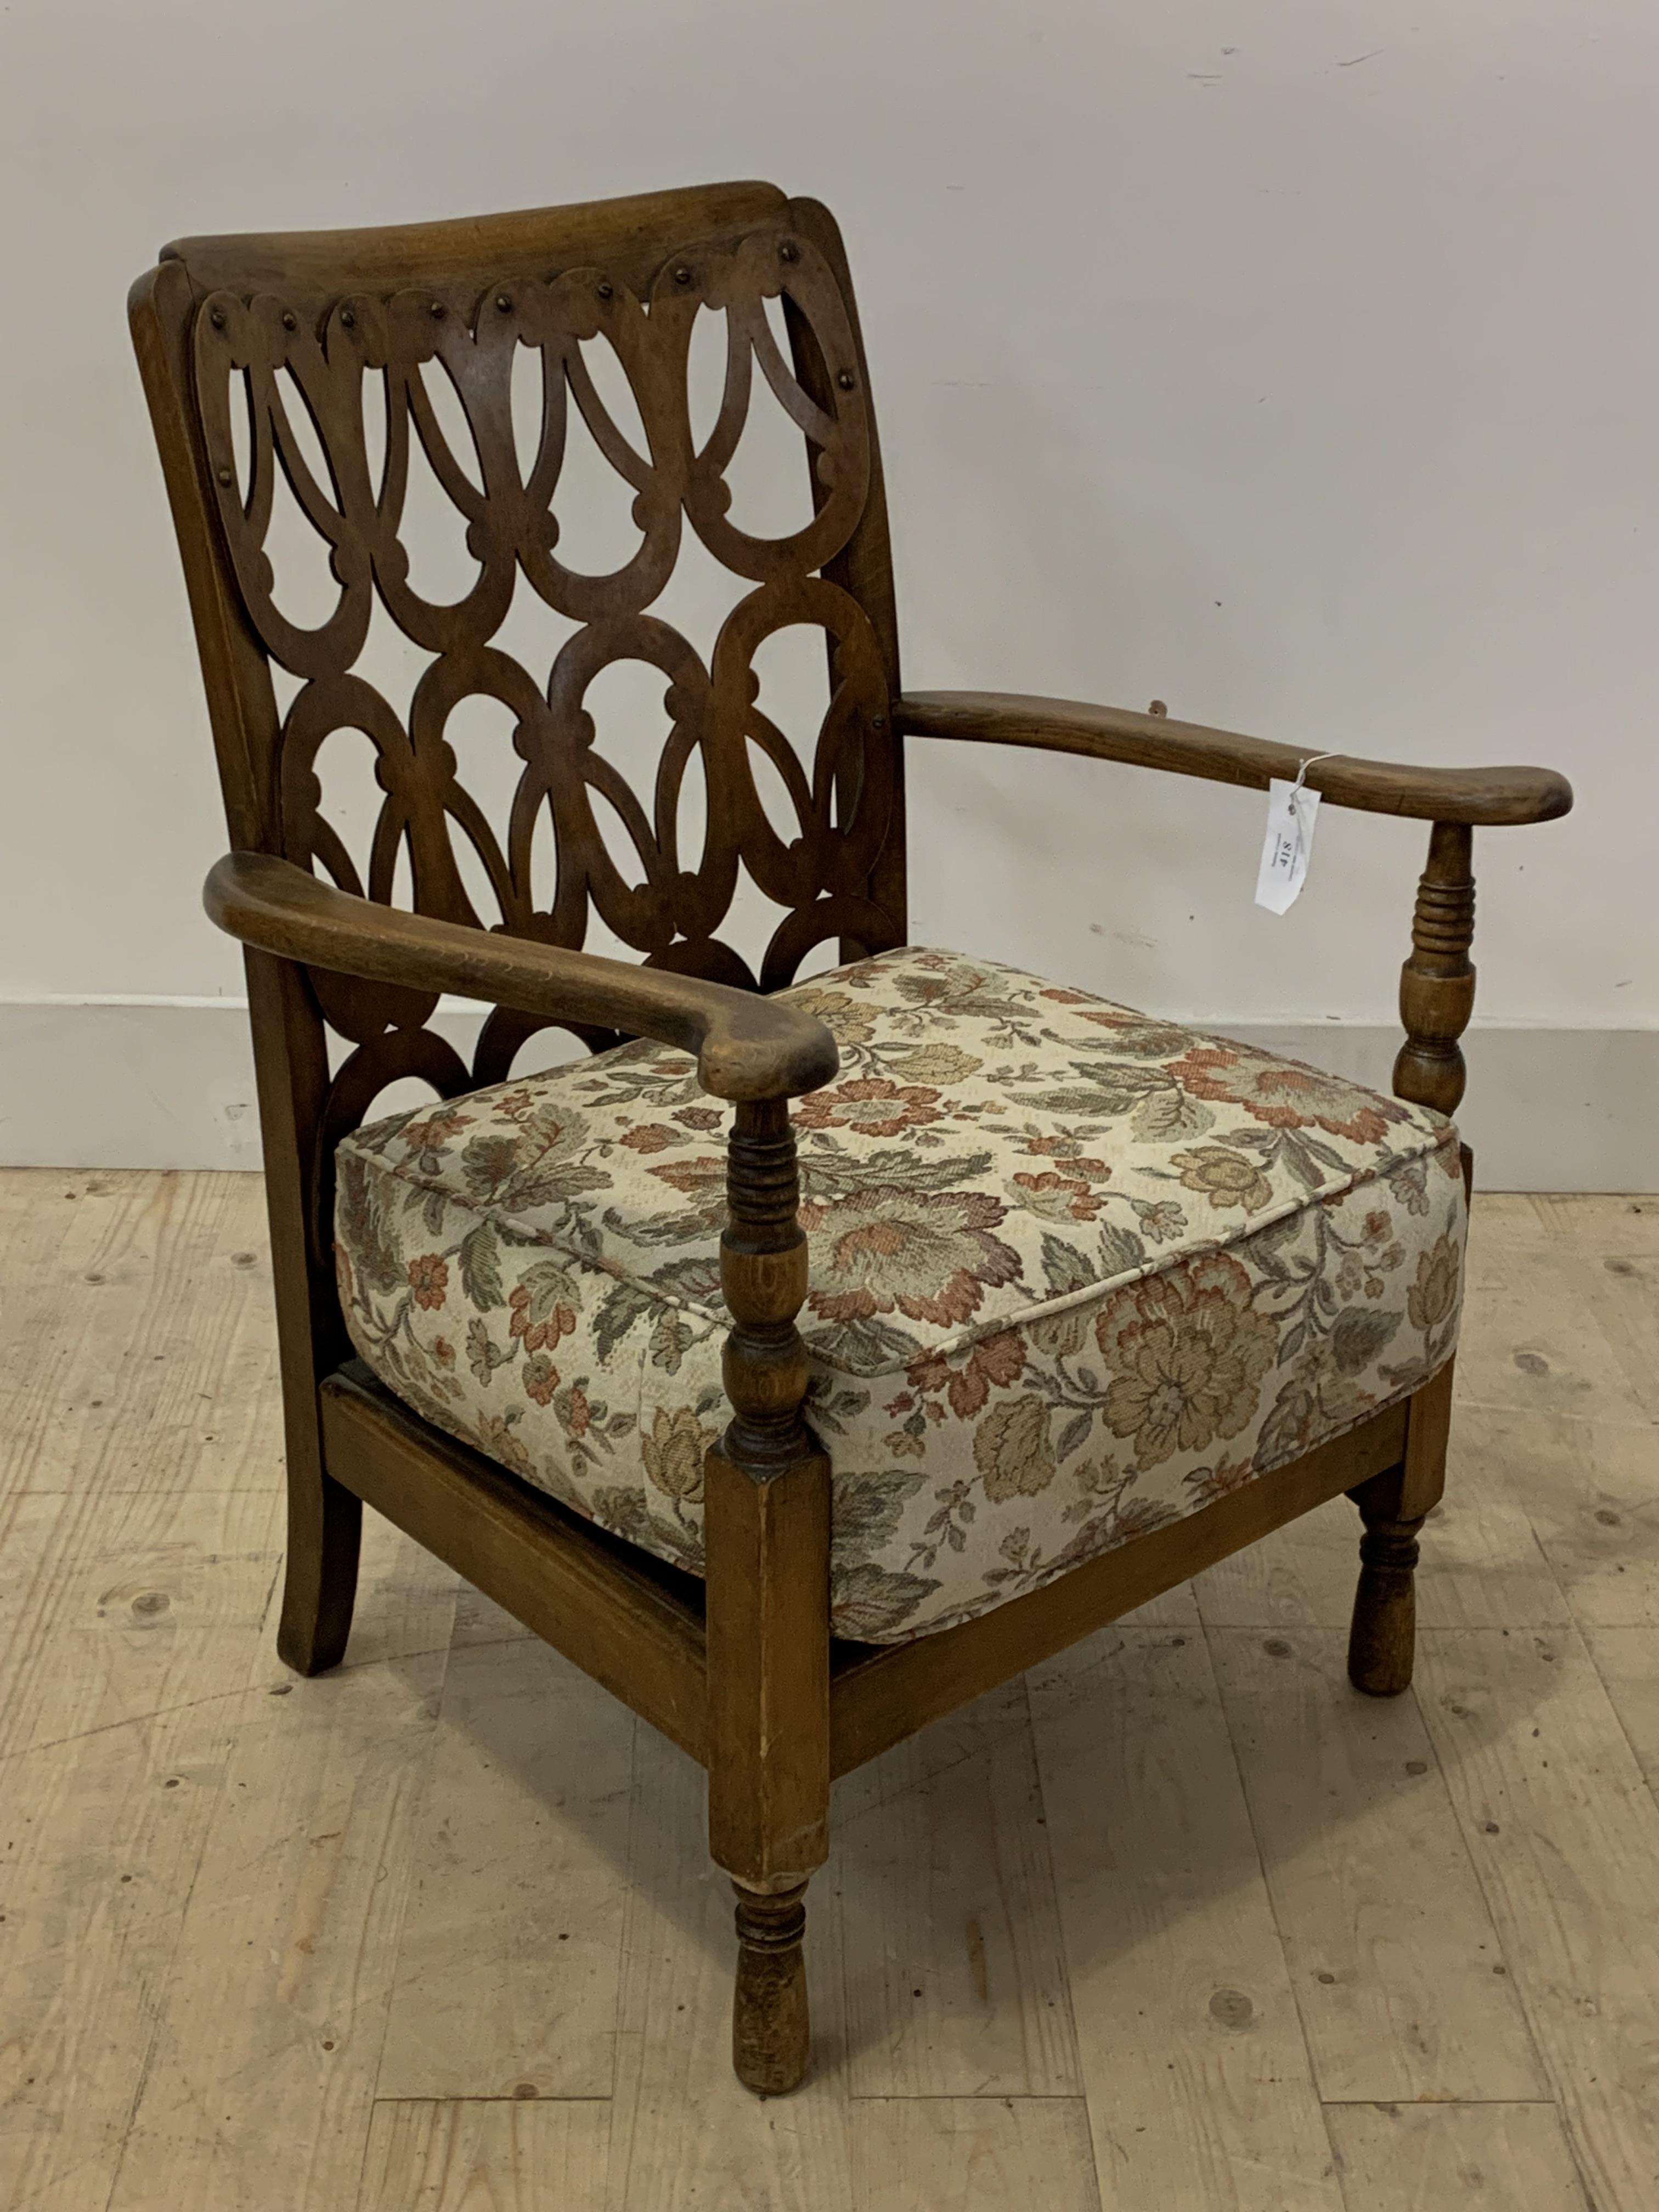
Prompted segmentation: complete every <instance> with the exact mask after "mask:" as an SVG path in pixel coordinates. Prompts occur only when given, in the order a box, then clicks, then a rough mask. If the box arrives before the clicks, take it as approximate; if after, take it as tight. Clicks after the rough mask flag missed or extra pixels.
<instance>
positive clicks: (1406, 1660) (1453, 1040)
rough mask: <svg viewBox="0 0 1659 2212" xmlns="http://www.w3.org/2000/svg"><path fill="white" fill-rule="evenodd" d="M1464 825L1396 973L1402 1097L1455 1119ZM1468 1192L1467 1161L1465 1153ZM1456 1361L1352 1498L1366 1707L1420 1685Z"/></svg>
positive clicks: (1456, 828)
mask: <svg viewBox="0 0 1659 2212" xmlns="http://www.w3.org/2000/svg"><path fill="white" fill-rule="evenodd" d="M1472 843H1473V833H1472V831H1471V830H1470V829H1469V826H1468V823H1463V822H1437V823H1435V825H1434V828H1433V829H1432V830H1431V832H1430V836H1429V858H1428V865H1427V866H1426V867H1425V869H1424V871H1423V874H1422V878H1421V880H1420V881H1419V884H1418V886H1417V905H1416V908H1415V910H1414V911H1413V915H1412V950H1411V957H1410V958H1409V959H1408V960H1407V962H1406V964H1405V966H1404V967H1403V968H1402V969H1401V971H1400V1018H1401V1022H1402V1023H1403V1024H1404V1026H1405V1030H1406V1042H1405V1043H1404V1044H1403V1045H1401V1048H1400V1054H1399V1057H1398V1058H1397V1059H1396V1060H1395V1064H1394V1088H1395V1096H1396V1097H1401V1098H1406V1099H1409V1100H1410V1101H1411V1102H1412V1103H1413V1105H1418V1106H1432V1107H1434V1108H1435V1109H1437V1111H1439V1112H1440V1113H1442V1114H1455V1112H1456V1110H1457V1108H1458V1105H1459V1103H1461V1101H1462V1097H1463V1086H1464V1084H1465V1081H1466V1079H1467V1077H1466V1071H1465V1068H1464V1066H1463V1053H1462V1046H1461V1045H1460V1044H1459V1042H1458V1039H1459V1038H1460V1037H1461V1036H1462V1034H1463V1032H1464V1030H1466V1029H1467V1028H1468V1025H1469V1016H1470V1015H1471V1013H1473V1012H1474V962H1473V961H1472V960H1471V959H1470V958H1469V946H1470V945H1471V944H1472V942H1473V941H1474V871H1473V869H1472V867H1471V866H1470V854H1471V847H1472ZM1462 1158H1463V1176H1464V1184H1465V1188H1467V1187H1468V1180H1469V1174H1470V1168H1471V1161H1470V1156H1469V1150H1468V1146H1467V1145H1466V1146H1464V1147H1463V1148H1462ZM1451 1382H1452V1370H1451V1363H1450V1361H1449V1360H1448V1361H1447V1363H1446V1364H1445V1365H1444V1366H1443V1367H1442V1368H1441V1370H1440V1371H1439V1372H1438V1373H1437V1375H1435V1376H1432V1377H1431V1379H1430V1381H1428V1382H1427V1383H1425V1384H1424V1385H1423V1387H1422V1389H1420V1390H1419V1391H1417V1392H1416V1393H1415V1394H1414V1395H1413V1399H1412V1401H1411V1405H1410V1407H1409V1409H1408V1411H1407V1417H1406V1456H1405V1458H1404V1460H1403V1461H1402V1462H1401V1464H1400V1466H1398V1467H1396V1468H1389V1469H1387V1470H1386V1471H1385V1472H1384V1473H1383V1474H1378V1475H1374V1476H1373V1477H1372V1478H1371V1480H1370V1481H1369V1482H1365V1483H1362V1484H1361V1485H1360V1486H1359V1487H1358V1489H1357V1490H1351V1491H1350V1492H1349V1493H1348V1495H1349V1496H1350V1497H1351V1498H1352V1500H1353V1502H1354V1504H1356V1505H1357V1506H1358V1508H1359V1517H1360V1520H1361V1522H1363V1523H1364V1534H1363V1535H1362V1536H1361V1538H1360V1540H1359V1586H1358V1589H1356V1590H1355V1592H1354V1600H1353V1620H1352V1627H1351V1629H1350V1631H1349V1635H1348V1680H1350V1681H1351V1682H1352V1684H1353V1686H1354V1687H1355V1688H1356V1689H1357V1690H1363V1691H1364V1692H1365V1694H1366V1695H1367V1696H1368V1697H1372V1698H1396V1697H1398V1696H1399V1695H1400V1693H1401V1691H1402V1690H1405V1689H1407V1687H1408V1686H1410V1683H1411V1679H1412V1662H1413V1657H1414V1656H1415V1652H1416V1643H1417V1590H1416V1583H1415V1581H1414V1574H1415V1570H1416V1566H1417V1556H1418V1555H1417V1532H1418V1530H1419V1528H1421V1527H1422V1526H1423V1522H1424V1520H1425V1517H1426V1516H1427V1514H1428V1511H1429V1509H1430V1507H1431V1506H1432V1505H1433V1504H1435V1503H1436V1501H1437V1499H1438V1498H1439V1496H1440V1494H1441V1492H1442V1490H1443V1488H1444V1486H1445V1479H1446V1435H1447V1430H1448V1427H1449V1420H1450V1409H1451Z"/></svg>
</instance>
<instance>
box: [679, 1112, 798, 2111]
mask: <svg viewBox="0 0 1659 2212" xmlns="http://www.w3.org/2000/svg"><path fill="white" fill-rule="evenodd" d="M727 1197H728V1201H729V1207H730V1218H729V1220H728V1223H727V1226H726V1233H725V1235H724V1237H722V1238H721V1241H720V1281H721V1285H722V1288H723V1289H724V1291H725V1294H726V1305H727V1308H728V1309H729V1310H730V1312H731V1315H732V1329H731V1334H729V1336H728V1337H727V1339H726V1352H725V1363H724V1364H725V1376H726V1395H728V1397H729V1398H730V1399H731V1401H732V1421H731V1425H729V1427H728V1428H727V1429H726V1434H725V1436H724V1437H722V1438H721V1440H720V1443H718V1444H717V1445H716V1446H715V1447H714V1449H713V1450H712V1451H711V1452H710V1453H709V1455H708V1466H707V1469H706V1472H705V1480H704V1487H703V1528H704V1540H705V1544H706V1548H707V1559H706V1563H705V1565H706V1575H707V1594H708V1722H709V1739H710V1741H709V1762H708V1836H709V1848H710V1850H711V1851H712V1852H713V1854H714V1858H715V1860H716V1862H717V1863H719V1864H720V1866H722V1867H724V1868H725V1869H726V1872H727V1873H728V1874H729V1875H731V1876H732V1881H733V1884H734V1885H735V1887H736V1888H737V1891H738V1907H737V1915H736V1920H737V1933H738V1977H737V1987H736V1991H735V1996H734V2000H733V2006H732V2063H733V2065H734V2066H735V2067H736V2069H737V2073H738V2079H739V2080H740V2081H744V2083H746V2084H747V2086H748V2087H750V2088H751V2089H754V2090H757V2091H758V2092H760V2093H762V2094H763V2095H772V2096H777V2095H781V2093H783V2092H784V2091H786V2090H788V2089H793V2088H794V2087H795V2086H796V2085H797V2083H799V2081H800V2080H801V2078H802V2076H803V2075H805V2071H806V2065H807V2057H808V2050H809V2044H810V2029H809V2023H808V2016H807V2004H806V1975H805V1961H804V1959H803V1956H802V1950H801V1943H802V1938H803V1936H804V1933H805V1924H806V1910H805V1902H804V1899H805V1892H806V1881H807V1877H808V1876H809V1875H811V1872H812V1870H813V1869H815V1868H816V1867H819V1866H821V1865H822V1864H823V1861H824V1859H825V1857H826V1856H827V1855H828V1851H829V1462H828V1460H827V1459H826V1458H825V1457H824V1455H823V1452H822V1451H820V1450H819V1449H818V1447H817V1443H816V1441H815V1440H814V1438H813V1437H812V1435H811V1431H810V1430H809V1429H808V1428H807V1426H806V1424H805V1419H803V1417H802V1413H801V1407H802V1403H803V1401H804V1400H805V1395H806V1383H807V1365H806V1353H805V1346H803V1345H802V1343H801V1340H800V1334H799V1331H798V1330H797V1328H796V1327H795V1316H796V1314H797V1313H798V1312H799V1309H800V1304H801V1301H802V1299H803V1298H804V1297H805V1295H806V1240H805V1237H804V1235H803V1234H802V1231H801V1229H800V1225H799V1222H798V1220H797V1219H796V1209H797V1205H798V1201H799V1182H798V1180H797V1176H796V1169H795V1146H794V1136H793V1131H792V1130H791V1128H790V1126H789V1115H788V1109H787V1106H786V1105H785V1103H783V1102H782V1101H781V1100H767V1101H763V1102H758V1103H744V1104H742V1105H739V1107H738V1113H737V1121H736V1126H735V1127H734V1128H733V1131H732V1141H731V1150H730V1155H729V1159H728V1167H727Z"/></svg>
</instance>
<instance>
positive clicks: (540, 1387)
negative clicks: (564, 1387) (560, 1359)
mask: <svg viewBox="0 0 1659 2212" xmlns="http://www.w3.org/2000/svg"><path fill="white" fill-rule="evenodd" d="M558 1387H559V1370H558V1369H557V1368H556V1366H555V1365H554V1364H553V1362H552V1361H551V1360H550V1358H548V1356H547V1354H546V1353H545V1352H538V1353H537V1354H536V1355H535V1357H534V1358H533V1359H526V1362H525V1364H524V1389H525V1395H526V1397H527V1398H533V1399H534V1400H535V1401H536V1403H537V1404H538V1406H545V1405H547V1404H548V1403H550V1401H551V1399H552V1396H553V1393H554V1392H555V1391H556V1389H558Z"/></svg>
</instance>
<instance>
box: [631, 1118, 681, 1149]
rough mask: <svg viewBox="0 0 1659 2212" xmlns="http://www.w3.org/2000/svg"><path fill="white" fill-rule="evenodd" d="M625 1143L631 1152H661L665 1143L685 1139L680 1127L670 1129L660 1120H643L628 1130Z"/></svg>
mask: <svg viewBox="0 0 1659 2212" xmlns="http://www.w3.org/2000/svg"><path fill="white" fill-rule="evenodd" d="M622 1141H623V1144H624V1145H626V1146H627V1147H628V1149H629V1152H661V1151H662V1149H663V1147H664V1146H665V1145H678V1144H679V1143H681V1142H682V1141H683V1139H682V1138H681V1136H680V1133H679V1131H678V1129H670V1128H667V1127H665V1126H664V1124H663V1123H662V1122H660V1121H641V1122H639V1123H638V1124H637V1125H636V1126H635V1127H634V1128H631V1129H629V1130H628V1131H627V1132H626V1133H625V1134H624V1135H623V1139H622Z"/></svg>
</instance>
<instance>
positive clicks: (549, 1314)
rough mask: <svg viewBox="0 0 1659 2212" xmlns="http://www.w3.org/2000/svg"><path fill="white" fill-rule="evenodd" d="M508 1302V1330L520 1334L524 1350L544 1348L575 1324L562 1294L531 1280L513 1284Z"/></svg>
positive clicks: (571, 1312)
mask: <svg viewBox="0 0 1659 2212" xmlns="http://www.w3.org/2000/svg"><path fill="white" fill-rule="evenodd" d="M507 1305H508V1307H509V1308H510V1310H511V1311H512V1316H513V1318H512V1320H511V1322H509V1323H508V1329H509V1332H510V1334H512V1335H513V1336H518V1337H522V1338H523V1340H524V1348H525V1350H526V1352H541V1351H544V1350H545V1349H546V1347H547V1346H549V1345H553V1344H556V1343H557V1342H558V1340H559V1339H560V1338H561V1337H562V1336H568V1335H570V1334H572V1332H573V1331H574V1328H575V1326H576V1309H575V1308H574V1306H573V1305H569V1304H567V1303H566V1302H565V1301H564V1300H563V1299H562V1298H559V1297H552V1298H550V1297H547V1296H545V1295H544V1293H542V1292H541V1291H539V1290H538V1287H537V1286H536V1285H533V1284H531V1283H519V1284H516V1285H514V1286H513V1295H512V1297H510V1298H508V1300H507ZM543 1403H544V1404H545V1403H546V1401H545V1400H544V1401H543Z"/></svg>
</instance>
